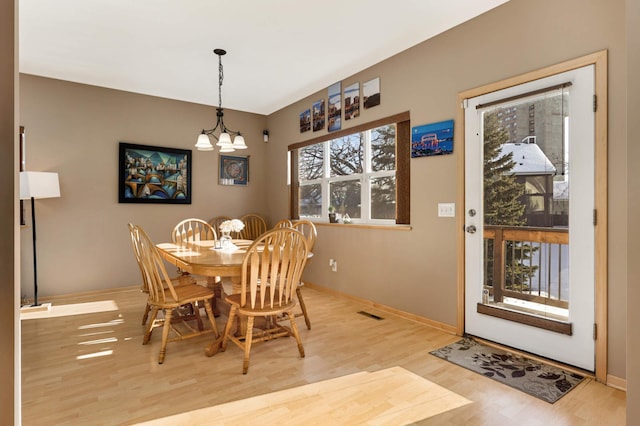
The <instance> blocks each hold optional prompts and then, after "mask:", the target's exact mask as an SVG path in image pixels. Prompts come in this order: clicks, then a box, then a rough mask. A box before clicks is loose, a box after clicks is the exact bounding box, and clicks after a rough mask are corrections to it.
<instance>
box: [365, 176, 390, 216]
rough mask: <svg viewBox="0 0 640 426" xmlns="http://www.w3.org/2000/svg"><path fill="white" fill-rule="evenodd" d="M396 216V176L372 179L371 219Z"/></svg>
mask: <svg viewBox="0 0 640 426" xmlns="http://www.w3.org/2000/svg"><path fill="white" fill-rule="evenodd" d="M395 218H396V178H395V176H387V177H379V178H373V179H371V219H395Z"/></svg>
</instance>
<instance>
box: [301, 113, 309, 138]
mask: <svg viewBox="0 0 640 426" xmlns="http://www.w3.org/2000/svg"><path fill="white" fill-rule="evenodd" d="M309 130H311V109H310V108H307V109H305V110H304V111H302V112H301V113H300V133H304V132H308V131H309Z"/></svg>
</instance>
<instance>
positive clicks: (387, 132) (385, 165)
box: [371, 124, 396, 214]
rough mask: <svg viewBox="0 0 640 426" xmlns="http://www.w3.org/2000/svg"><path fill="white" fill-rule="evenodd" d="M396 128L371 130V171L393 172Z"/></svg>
mask: <svg viewBox="0 0 640 426" xmlns="http://www.w3.org/2000/svg"><path fill="white" fill-rule="evenodd" d="M395 168H396V126H395V124H390V125H388V126H382V127H378V128H377V129H373V130H371V171H373V172H379V171H381V170H395ZM394 214H395V213H394Z"/></svg>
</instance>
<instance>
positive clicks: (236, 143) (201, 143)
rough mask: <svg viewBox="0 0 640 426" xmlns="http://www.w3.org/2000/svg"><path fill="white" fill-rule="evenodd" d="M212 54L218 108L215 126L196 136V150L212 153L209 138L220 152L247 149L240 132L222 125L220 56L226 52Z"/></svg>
mask: <svg viewBox="0 0 640 426" xmlns="http://www.w3.org/2000/svg"><path fill="white" fill-rule="evenodd" d="M213 53H215V54H216V55H218V108H216V110H217V112H216V125H215V126H214V127H213V129H209V130H205V129H203V130H202V133H200V136H198V142H197V143H196V148H197V149H198V150H199V151H213V145H211V140H210V139H209V136H213V138H214V139H215V140H216V141H217V142H216V146H217V147H219V148H220V152H233V151H235V150H236V149H247V145H246V144H245V143H244V137H243V136H242V135H241V134H240V132H236V131H233V130H230V129H229V128H227V126H225V124H224V109H223V108H222V78H223V72H222V56H223V55H226V54H227V51H226V50H223V49H215V50H214V51H213ZM218 129H220V130H219V134H218V135H217V136H216V135H215V133H214V132H215V131H216V130H218ZM232 135H233V136H234V138H233V142H232V141H231V136H232Z"/></svg>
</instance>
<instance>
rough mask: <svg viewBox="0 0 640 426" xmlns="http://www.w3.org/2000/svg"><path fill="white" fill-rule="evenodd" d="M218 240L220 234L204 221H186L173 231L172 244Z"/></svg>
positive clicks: (192, 219)
mask: <svg viewBox="0 0 640 426" xmlns="http://www.w3.org/2000/svg"><path fill="white" fill-rule="evenodd" d="M217 239H218V234H217V233H216V230H215V229H214V227H213V226H211V224H210V223H209V222H206V221H204V220H202V219H196V218H190V219H185V220H183V221H181V222H180V223H178V224H177V225H176V226H175V227H174V228H173V231H171V242H172V243H175V244H181V243H187V242H189V243H192V242H194V241H202V240H217Z"/></svg>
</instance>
